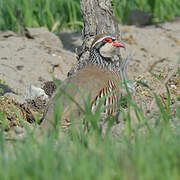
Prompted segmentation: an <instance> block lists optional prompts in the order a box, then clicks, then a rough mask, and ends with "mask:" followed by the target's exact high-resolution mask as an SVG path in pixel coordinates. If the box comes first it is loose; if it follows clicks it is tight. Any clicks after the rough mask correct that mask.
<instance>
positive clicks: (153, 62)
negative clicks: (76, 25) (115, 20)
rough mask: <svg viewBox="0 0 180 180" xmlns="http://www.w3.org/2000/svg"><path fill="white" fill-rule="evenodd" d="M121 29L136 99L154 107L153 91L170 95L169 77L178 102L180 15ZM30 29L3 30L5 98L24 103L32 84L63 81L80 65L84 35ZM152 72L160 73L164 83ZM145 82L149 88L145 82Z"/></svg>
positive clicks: (1, 88)
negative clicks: (79, 50)
mask: <svg viewBox="0 0 180 180" xmlns="http://www.w3.org/2000/svg"><path fill="white" fill-rule="evenodd" d="M119 28H120V30H121V32H122V39H123V41H124V43H125V45H126V50H125V51H123V52H122V54H123V57H126V56H127V55H128V54H131V55H132V59H131V62H130V64H129V66H128V74H129V77H130V79H131V80H132V81H133V82H134V85H135V86H136V90H137V92H136V94H135V98H136V101H137V103H138V104H140V105H141V106H143V108H144V109H145V110H149V109H151V108H152V109H153V107H155V105H154V104H153V103H152V100H153V92H156V93H159V94H160V96H161V97H162V99H166V93H165V92H166V91H165V88H163V86H162V84H163V83H162V82H163V81H165V80H167V78H168V76H170V78H169V79H168V85H169V88H170V90H171V94H172V104H173V100H177V98H178V97H179V96H180V78H179V76H178V71H177V67H178V66H179V64H178V58H179V57H180V19H177V20H175V21H174V22H166V23H163V24H159V25H151V26H146V27H142V28H140V27H135V26H119ZM28 30H29V33H30V35H31V37H29V38H28V37H27V36H20V35H17V34H15V33H13V32H11V31H7V32H0V81H1V84H0V96H7V97H11V98H12V97H13V98H15V101H17V102H20V103H23V102H24V94H25V92H26V90H27V89H28V88H29V86H30V85H34V86H37V87H42V85H43V83H44V82H46V81H50V80H52V74H53V75H54V76H55V77H56V78H57V79H60V80H64V79H65V78H66V77H67V73H68V71H69V70H70V69H71V67H72V66H73V65H74V64H75V63H76V55H75V48H77V47H79V46H80V45H81V44H82V39H81V35H80V33H71V32H62V33H60V34H59V35H54V34H53V33H51V32H49V31H48V30H46V29H45V28H38V29H34V28H33V29H31V28H29V29H28ZM150 71H151V72H153V73H155V74H156V75H158V76H159V77H160V78H161V79H162V82H161V81H160V80H158V79H157V78H155V77H154V76H153V75H152V73H150ZM172 71H173V72H172ZM171 73H172V74H171ZM141 82H144V83H145V84H146V85H148V86H149V88H147V87H143V86H140V84H141ZM159 89H161V91H159ZM178 102H179V101H178ZM150 106H152V107H150Z"/></svg>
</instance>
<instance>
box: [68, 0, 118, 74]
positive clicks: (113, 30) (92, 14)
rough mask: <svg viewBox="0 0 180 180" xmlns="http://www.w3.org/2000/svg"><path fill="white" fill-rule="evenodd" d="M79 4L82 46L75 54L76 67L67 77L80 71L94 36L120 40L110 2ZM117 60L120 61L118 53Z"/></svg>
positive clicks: (97, 0) (83, 0)
mask: <svg viewBox="0 0 180 180" xmlns="http://www.w3.org/2000/svg"><path fill="white" fill-rule="evenodd" d="M80 3H81V13H82V17H83V23H84V27H83V30H82V37H83V44H82V46H81V47H80V48H79V49H78V50H77V52H76V53H77V60H78V63H77V66H75V67H73V68H72V69H71V70H70V72H69V73H68V76H70V75H72V74H74V73H75V72H76V71H77V70H78V69H81V66H83V65H82V62H83V60H85V59H87V58H88V57H89V50H90V46H91V43H92V40H93V39H94V36H96V35H97V34H102V33H108V34H113V35H115V36H116V38H117V40H120V31H119V29H118V24H117V23H116V22H115V18H114V15H113V5H112V0H81V1H80ZM118 59H119V61H121V55H120V51H119V55H118ZM116 60H117V57H116Z"/></svg>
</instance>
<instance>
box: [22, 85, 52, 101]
mask: <svg viewBox="0 0 180 180" xmlns="http://www.w3.org/2000/svg"><path fill="white" fill-rule="evenodd" d="M37 97H41V98H42V100H48V95H47V94H46V93H45V92H44V90H43V89H41V88H39V87H35V86H33V85H30V87H29V88H28V90H27V91H26V93H25V95H24V98H25V100H28V99H30V100H33V99H35V98H37Z"/></svg>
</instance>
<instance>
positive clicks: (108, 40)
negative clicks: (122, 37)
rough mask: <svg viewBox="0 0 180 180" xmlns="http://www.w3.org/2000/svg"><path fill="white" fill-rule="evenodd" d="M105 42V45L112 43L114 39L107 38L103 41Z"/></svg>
mask: <svg viewBox="0 0 180 180" xmlns="http://www.w3.org/2000/svg"><path fill="white" fill-rule="evenodd" d="M103 42H105V43H112V39H111V38H106V39H104V40H103Z"/></svg>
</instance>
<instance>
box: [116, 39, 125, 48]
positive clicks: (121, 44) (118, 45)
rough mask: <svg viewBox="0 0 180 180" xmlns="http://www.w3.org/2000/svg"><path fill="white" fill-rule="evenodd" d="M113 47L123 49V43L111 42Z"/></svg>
mask: <svg viewBox="0 0 180 180" xmlns="http://www.w3.org/2000/svg"><path fill="white" fill-rule="evenodd" d="M113 46H115V47H121V48H125V46H124V44H123V43H119V42H117V41H113Z"/></svg>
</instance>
